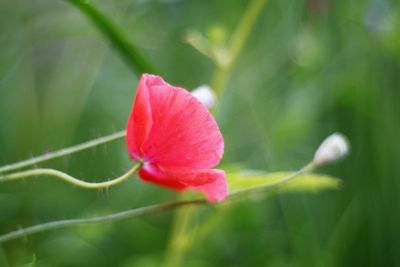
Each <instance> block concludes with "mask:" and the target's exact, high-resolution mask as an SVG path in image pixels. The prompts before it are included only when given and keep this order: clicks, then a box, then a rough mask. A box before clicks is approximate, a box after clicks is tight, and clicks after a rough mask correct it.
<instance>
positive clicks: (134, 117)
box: [126, 75, 153, 159]
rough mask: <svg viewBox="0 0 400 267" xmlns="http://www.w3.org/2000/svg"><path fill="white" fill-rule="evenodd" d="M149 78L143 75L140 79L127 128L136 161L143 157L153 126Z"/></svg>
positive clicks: (130, 151) (128, 143)
mask: <svg viewBox="0 0 400 267" xmlns="http://www.w3.org/2000/svg"><path fill="white" fill-rule="evenodd" d="M147 78H148V76H147V75H143V76H142V78H141V79H140V82H139V86H138V89H137V92H136V98H135V103H134V105H133V108H132V112H131V114H130V116H129V119H128V125H127V127H126V143H127V147H128V151H129V153H130V155H131V157H132V158H134V159H140V158H142V157H143V151H142V150H141V147H142V144H143V142H144V141H145V140H146V138H147V136H148V134H149V132H150V129H151V126H152V125H153V122H152V119H151V109H150V105H149V92H148V90H147V82H148V79H147Z"/></svg>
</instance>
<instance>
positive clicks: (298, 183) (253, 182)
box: [227, 171, 341, 193]
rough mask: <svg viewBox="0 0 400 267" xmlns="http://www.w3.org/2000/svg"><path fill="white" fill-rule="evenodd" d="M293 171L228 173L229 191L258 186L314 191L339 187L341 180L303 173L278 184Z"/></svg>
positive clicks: (234, 191)
mask: <svg viewBox="0 0 400 267" xmlns="http://www.w3.org/2000/svg"><path fill="white" fill-rule="evenodd" d="M292 174H293V172H273V173H267V172H263V171H241V172H235V173H228V174H227V179H228V185H229V192H230V193H236V192H240V191H245V190H249V189H255V188H258V187H269V186H270V187H271V188H274V187H276V188H277V189H279V191H284V192H287V191H313V192H319V191H322V190H327V189H338V188H339V187H340V183H341V180H339V179H337V178H335V177H332V176H328V175H322V174H313V173H309V174H302V175H299V176H297V177H296V178H294V179H292V180H290V181H288V182H287V183H284V184H279V185H276V183H278V182H279V181H280V180H282V179H284V178H286V177H288V176H290V175H292Z"/></svg>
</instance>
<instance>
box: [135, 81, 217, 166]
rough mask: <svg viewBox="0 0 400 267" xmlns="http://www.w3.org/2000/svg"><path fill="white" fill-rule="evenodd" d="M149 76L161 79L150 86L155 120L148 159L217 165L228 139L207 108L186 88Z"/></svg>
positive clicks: (172, 163) (174, 163) (147, 148)
mask: <svg viewBox="0 0 400 267" xmlns="http://www.w3.org/2000/svg"><path fill="white" fill-rule="evenodd" d="M147 77H148V78H147V79H150V78H151V79H157V81H158V82H157V83H153V84H152V85H150V84H148V86H147V87H146V89H147V90H148V96H149V97H148V99H146V100H149V105H150V110H151V120H152V122H153V124H152V127H151V129H150V132H149V133H148V135H147V139H146V140H145V142H144V143H143V145H142V148H141V149H142V151H143V153H144V155H145V158H146V160H148V161H149V162H151V163H155V164H158V165H162V166H168V167H183V168H195V169H203V168H204V169H208V168H212V167H214V166H215V165H217V164H218V163H219V161H220V160H221V157H222V154H223V151H224V141H223V138H222V135H221V132H220V130H219V128H218V125H217V123H216V121H215V120H214V118H213V117H212V116H211V114H210V113H209V111H208V109H207V107H206V106H204V105H203V104H202V103H200V102H199V101H198V100H197V99H196V98H195V97H193V96H192V95H191V94H190V93H189V92H187V91H186V90H184V89H182V88H178V87H174V86H171V85H169V84H167V83H165V82H164V81H162V79H161V78H160V77H157V76H150V75H148V76H147ZM143 90H144V89H143Z"/></svg>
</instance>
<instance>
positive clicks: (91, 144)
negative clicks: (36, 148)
mask: <svg viewBox="0 0 400 267" xmlns="http://www.w3.org/2000/svg"><path fill="white" fill-rule="evenodd" d="M125 135H126V131H125V130H123V131H119V132H116V133H113V134H110V135H106V136H103V137H99V138H96V139H93V140H91V141H88V142H85V143H81V144H78V145H74V146H71V147H67V148H64V149H60V150H58V151H54V152H50V153H46V154H44V155H42V156H37V157H34V158H31V159H28V160H23V161H20V162H16V163H12V164H9V165H5V166H2V167H0V173H3V172H9V171H13V170H17V169H22V168H24V167H28V166H31V165H35V164H37V163H40V162H43V161H47V160H52V159H56V158H60V157H63V156H65V155H69V154H73V153H76V152H79V151H82V150H85V149H88V148H91V147H95V146H98V145H101V144H105V143H108V142H112V141H115V140H118V139H121V138H123V137H125Z"/></svg>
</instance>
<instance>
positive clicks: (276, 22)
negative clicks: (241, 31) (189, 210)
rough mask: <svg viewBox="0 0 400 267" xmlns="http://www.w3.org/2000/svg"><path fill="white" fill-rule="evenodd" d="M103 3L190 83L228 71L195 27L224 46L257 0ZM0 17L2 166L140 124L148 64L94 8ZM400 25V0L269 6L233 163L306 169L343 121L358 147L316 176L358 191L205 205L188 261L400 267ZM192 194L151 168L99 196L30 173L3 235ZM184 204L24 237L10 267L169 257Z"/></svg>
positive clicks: (240, 103)
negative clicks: (126, 52) (97, 20)
mask: <svg viewBox="0 0 400 267" xmlns="http://www.w3.org/2000/svg"><path fill="white" fill-rule="evenodd" d="M90 3H91V4H92V5H93V6H94V7H96V8H97V9H98V10H100V11H101V12H102V13H104V14H105V15H106V16H107V17H108V18H109V19H110V20H111V21H113V22H114V23H115V24H116V25H118V27H120V30H121V32H123V33H124V34H126V36H127V38H128V39H129V40H130V41H131V42H132V43H133V44H134V45H135V47H136V48H137V50H138V51H139V52H140V53H142V54H143V55H144V56H145V58H146V59H147V60H148V61H149V62H150V63H151V64H152V65H153V66H154V67H155V68H156V69H157V70H158V74H161V75H162V76H163V77H164V78H165V80H166V81H168V82H170V83H171V84H177V85H180V86H182V87H185V88H188V89H193V88H195V87H197V86H199V85H201V84H210V83H211V81H212V77H213V73H214V72H215V69H216V66H215V64H213V62H212V61H211V60H210V59H209V58H207V57H205V56H204V55H202V54H201V53H199V52H198V51H197V50H196V49H194V48H193V47H192V46H191V45H189V44H188V43H187V42H185V36H186V34H187V32H188V31H189V30H192V31H197V32H198V33H201V34H202V35H203V36H204V37H205V38H208V39H209V40H210V42H211V43H212V44H213V45H215V46H218V47H222V46H224V44H226V43H227V42H229V40H230V38H231V35H232V33H233V32H234V29H235V28H236V26H237V25H238V23H239V21H240V20H241V18H242V16H243V13H244V10H246V8H247V6H248V5H249V3H251V1H245V0H238V1H229V0H218V1H212V0H203V1H195V0H186V1H183V0H158V1H153V0H119V1H111V0H92V1H90ZM0 14H1V16H0V122H1V126H0V152H1V153H0V164H1V165H4V164H7V163H11V162H15V161H19V160H22V159H25V158H29V157H31V156H33V155H39V154H42V153H45V152H47V151H52V150H55V149H59V148H62V147H66V146H70V145H73V144H77V143H80V142H83V141H86V140H90V139H93V138H95V137H99V136H102V135H106V134H109V133H112V132H115V131H118V130H121V129H123V128H124V127H125V123H126V120H127V117H128V115H129V112H130V109H131V105H132V101H133V98H134V94H135V90H136V84H137V82H138V77H139V75H140V73H139V71H137V70H136V71H135V69H134V68H133V66H132V65H131V64H130V63H129V61H126V60H124V59H123V57H121V55H120V54H119V53H118V51H117V49H115V48H113V46H112V45H110V42H109V40H107V38H106V37H105V36H104V35H103V34H101V32H100V31H99V29H98V28H97V27H96V25H95V24H93V23H92V22H91V21H90V20H88V18H87V17H86V16H85V14H83V13H82V12H81V11H80V10H79V9H78V8H76V6H74V5H72V4H70V3H68V2H65V1H58V0H32V1H22V0H16V1H8V0H1V1H0ZM399 29H400V3H399V2H398V1H395V0H392V1H390V0H369V1H361V0H355V1H346V0H335V1H333V0H331V1H329V0H308V1H306V0H302V1H291V0H280V1H273V0H271V1H268V2H267V4H266V5H265V6H264V7H263V9H262V10H261V12H260V15H259V17H258V18H257V20H256V21H255V24H254V27H253V29H252V30H251V32H250V35H249V38H248V40H247V41H246V43H245V45H244V47H243V49H242V51H241V52H240V54H239V56H238V58H237V60H236V61H235V64H234V65H233V67H232V69H231V70H230V71H231V72H230V76H229V79H228V80H227V83H226V86H225V90H224V92H223V95H222V97H221V99H220V106H219V110H218V113H217V115H216V116H217V119H218V122H219V124H220V127H221V130H222V132H223V134H224V137H225V147H226V149H225V157H224V161H223V164H226V165H227V164H232V163H240V164H242V165H245V166H246V167H247V168H250V169H260V170H267V171H280V170H294V169H297V168H299V167H301V166H303V165H304V164H306V163H307V162H308V161H309V160H310V159H311V158H312V155H313V152H314V150H315V149H316V147H317V146H318V144H319V143H320V142H321V141H322V139H323V138H324V137H325V136H327V135H328V134H330V133H332V132H335V131H340V132H342V133H344V134H346V135H347V136H348V137H349V140H350V142H351V145H352V152H351V155H350V156H349V157H348V158H346V159H345V160H343V161H341V162H339V163H336V164H334V165H331V166H329V167H326V168H323V169H321V170H319V171H320V172H325V173H328V174H331V175H334V176H336V177H340V178H341V179H342V180H343V185H342V188H341V190H331V191H324V192H320V193H318V194H314V193H309V192H304V193H300V192H298V193H287V194H280V195H274V196H270V197H267V198H254V199H252V198H249V199H246V200H243V201H240V202H235V203H233V204H231V205H228V206H226V207H225V206H224V207H221V208H213V207H201V208H199V211H198V213H196V219H195V220H193V221H192V225H191V227H193V229H195V231H193V232H194V233H195V234H191V235H190V236H187V237H186V238H187V240H188V242H189V244H188V245H187V246H186V247H185V249H183V250H182V251H180V252H179V255H180V256H179V257H180V258H181V259H180V260H181V266H195V267H197V266H199V267H201V266H277V267H278V266H304V267H312V266H352V267H354V266H363V267H365V266H385V267H386V266H400V229H399V223H400V212H399V211H400V181H399V178H400V165H399V164H398V160H399V159H400V145H399V143H398V142H397V141H396V136H399V135H400V105H399V101H400V30H399ZM131 164H132V163H131V161H130V160H129V158H128V155H127V153H126V150H125V145H124V141H123V140H120V141H116V142H113V143H109V144H107V145H103V146H99V147H97V148H94V149H90V150H88V151H85V152H81V153H78V154H74V155H71V156H68V157H64V158H62V159H60V160H54V161H51V162H49V163H46V164H42V165H41V166H47V167H52V168H57V169H60V170H63V171H66V172H68V173H70V174H72V175H75V176H78V177H82V178H84V179H87V180H90V179H91V177H98V178H99V179H100V178H102V177H104V178H105V177H114V176H117V175H119V174H122V173H123V172H124V171H125V170H127V169H128V168H129V167H130V166H131ZM177 198H178V196H177V194H175V193H174V192H170V191H168V190H165V189H161V188H158V187H156V186H153V185H149V184H145V183H142V182H140V181H139V180H138V179H131V180H130V181H128V182H126V183H124V185H123V186H122V185H121V186H116V187H113V188H110V189H109V190H108V191H102V192H97V191H88V190H84V189H80V188H76V187H73V186H70V185H68V184H65V183H63V182H60V181H58V180H56V179H52V178H46V177H38V178H31V179H27V180H25V181H19V182H13V183H4V184H1V188H0V230H1V233H5V232H7V231H11V230H14V229H17V228H18V227H22V226H29V225H32V224H37V223H42V222H47V221H51V220H55V219H64V218H75V217H83V216H94V215H101V214H107V213H111V212H116V211H121V210H125V209H129V208H134V207H140V206H144V205H149V204H154V203H161V202H167V201H170V200H174V199H177ZM175 213H176V212H172V211H168V212H163V213H159V214H154V215H150V216H145V217H141V218H139V219H134V220H126V221H122V222H116V223H112V224H111V223H109V224H102V225H96V226H82V227H73V228H69V229H63V230H57V231H52V232H47V233H42V234H37V235H33V236H29V237H28V238H25V239H18V240H15V241H10V242H7V243H4V244H1V247H0V266H21V265H24V264H30V263H32V262H34V264H35V265H33V266H99V267H101V266H123V267H136V266H144V267H146V266H163V265H164V264H166V263H168V262H171V259H169V258H168V257H171V255H172V254H171V253H168V251H170V240H171V236H172V234H173V231H172V228H173V220H174V219H173V217H174V214H175ZM172 256H173V257H176V255H172ZM26 266H29V265H26ZM31 266H32V265H31Z"/></svg>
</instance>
